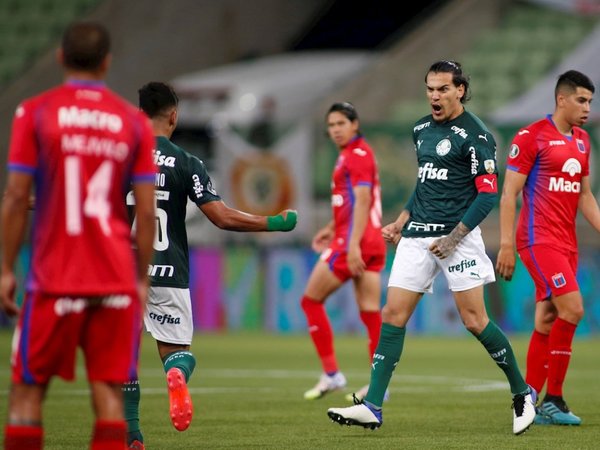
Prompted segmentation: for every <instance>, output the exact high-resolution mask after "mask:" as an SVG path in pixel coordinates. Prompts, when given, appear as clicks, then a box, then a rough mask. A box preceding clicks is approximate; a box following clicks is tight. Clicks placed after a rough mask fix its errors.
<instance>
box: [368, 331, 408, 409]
mask: <svg viewBox="0 0 600 450" xmlns="http://www.w3.org/2000/svg"><path fill="white" fill-rule="evenodd" d="M405 333H406V328H405V327H396V326H394V325H390V324H389V323H383V324H382V325H381V335H380V337H379V344H377V349H375V353H374V354H373V362H372V364H371V381H370V384H369V392H368V393H367V395H366V397H365V402H366V403H368V404H369V405H372V406H374V407H376V408H381V405H383V397H384V396H385V391H386V389H387V387H388V385H389V384H390V380H391V378H392V373H393V372H394V369H395V368H396V364H398V361H400V355H402V349H403V347H404V335H405Z"/></svg>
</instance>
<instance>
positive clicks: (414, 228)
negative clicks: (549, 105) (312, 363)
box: [327, 61, 536, 434]
mask: <svg viewBox="0 0 600 450" xmlns="http://www.w3.org/2000/svg"><path fill="white" fill-rule="evenodd" d="M425 85H426V87H427V98H428V100H429V103H430V105H431V114H430V115H428V116H426V117H424V118H422V119H421V120H419V121H418V122H417V123H416V124H415V127H414V129H413V140H414V143H415V150H416V154H417V160H418V165H419V171H418V174H417V180H416V188H415V190H414V192H413V194H412V196H411V197H410V200H409V201H408V203H407V205H406V206H405V208H404V210H403V211H402V212H401V213H400V215H399V216H398V218H397V219H396V221H395V222H393V223H391V224H389V225H387V226H385V227H384V228H383V229H382V233H383V237H384V239H386V240H387V241H388V242H392V243H394V244H397V250H396V256H395V258H394V263H393V266H392V271H391V274H390V279H389V283H388V291H387V302H386V305H385V306H384V308H383V310H382V319H383V324H382V328H381V336H380V338H379V344H378V346H377V350H375V355H374V356H373V363H372V366H371V380H370V383H369V391H368V393H367V395H366V397H365V398H364V399H363V401H361V402H358V401H357V402H356V403H357V404H355V405H354V406H351V407H348V408H330V409H329V410H328V412H327V414H328V415H329V417H330V418H331V419H333V420H334V421H336V422H338V423H340V424H345V425H360V426H363V427H365V428H372V429H375V428H378V427H379V426H381V424H382V422H383V417H382V410H381V406H382V403H383V397H384V393H385V391H386V389H387V387H388V384H389V382H390V379H391V377H392V373H393V371H394V369H395V368H396V365H397V364H398V362H399V361H400V356H401V354H402V348H403V345H404V335H405V331H406V324H407V322H408V320H409V319H410V316H411V315H412V313H413V311H414V310H415V308H416V306H417V304H418V302H419V300H420V299H421V298H422V297H423V294H424V293H426V292H432V285H433V280H434V278H435V277H436V276H437V275H438V274H439V273H440V272H443V273H444V276H445V277H446V280H447V281H448V286H449V288H450V290H451V291H452V293H453V295H454V300H455V302H456V307H457V309H458V312H459V314H460V317H461V319H462V321H463V323H464V324H465V327H466V328H467V330H469V331H470V332H471V333H472V334H473V335H474V336H475V337H476V338H477V339H478V340H479V341H480V342H481V344H482V345H483V346H484V347H485V349H486V351H487V352H488V353H489V354H490V356H491V357H492V359H493V360H494V362H495V363H496V364H497V365H498V367H499V368H500V369H502V370H503V371H504V374H505V375H506V378H507V379H508V382H509V384H510V390H511V392H512V395H513V408H514V412H513V432H514V433H515V434H520V433H523V432H524V431H525V430H527V428H528V427H529V426H530V425H531V423H532V422H533V420H534V418H535V401H536V392H535V390H533V389H531V388H530V387H529V386H528V385H527V384H526V383H525V380H524V379H523V376H522V375H521V372H520V371H519V367H518V365H517V361H516V359H515V356H514V353H513V350H512V348H511V345H510V343H509V341H508V339H507V338H506V336H505V335H504V333H503V332H502V331H501V330H500V329H499V328H498V326H497V325H496V324H495V323H494V322H492V321H491V320H490V319H489V317H488V315H487V312H486V309H485V303H484V296H483V286H484V285H485V284H487V283H492V282H494V281H495V276H494V267H493V265H492V262H491V261H490V259H489V258H488V257H487V255H486V253H485V247H484V244H483V240H482V238H481V231H480V229H479V226H478V225H479V223H480V222H481V221H482V220H483V219H485V217H486V216H487V215H488V213H489V212H490V210H491V209H492V207H493V205H494V203H495V202H496V197H497V189H498V184H497V183H498V178H497V169H496V155H495V153H496V144H495V142H494V138H493V136H492V134H491V133H490V132H489V131H488V129H487V128H486V127H485V125H484V124H483V123H482V122H481V120H479V119H478V118H477V117H476V116H475V115H473V114H471V113H470V112H468V111H466V110H465V108H464V103H465V102H466V101H467V100H468V98H469V95H468V94H469V79H468V77H467V76H466V75H465V74H464V73H463V71H462V67H461V66H460V64H459V63H457V62H454V61H438V62H436V63H434V64H433V65H432V66H431V67H430V68H429V70H428V71H427V74H426V76H425Z"/></svg>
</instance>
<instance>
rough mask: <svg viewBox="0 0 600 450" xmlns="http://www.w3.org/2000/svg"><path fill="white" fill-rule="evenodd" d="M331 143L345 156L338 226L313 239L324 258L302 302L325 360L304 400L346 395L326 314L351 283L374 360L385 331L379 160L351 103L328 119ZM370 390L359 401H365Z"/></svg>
mask: <svg viewBox="0 0 600 450" xmlns="http://www.w3.org/2000/svg"><path fill="white" fill-rule="evenodd" d="M327 128H328V132H329V137H330V138H331V140H332V141H333V142H334V143H335V144H336V146H337V147H338V148H339V151H340V154H339V156H338V158H337V161H336V164H335V168H334V170H333V175H332V182H331V191H332V196H331V206H332V210H333V220H332V221H331V222H329V223H328V224H327V225H326V226H325V227H323V228H322V229H320V230H319V231H318V232H317V234H316V235H315V237H314V238H313V242H312V247H313V249H314V250H315V251H316V252H320V253H321V257H320V260H319V261H318V262H317V264H316V265H315V267H314V269H313V271H312V274H311V276H310V278H309V280H308V284H307V286H306V289H305V291H304V295H303V297H302V302H301V305H302V309H303V310H304V313H305V315H306V319H307V322H308V326H309V332H310V335H311V338H312V340H313V343H314V345H315V348H316V350H317V354H318V355H319V358H320V360H321V366H322V368H323V374H322V375H321V378H320V380H319V382H318V383H317V384H316V386H315V387H314V388H312V389H310V390H308V391H306V392H305V393H304V398H305V399H307V400H313V399H317V398H321V397H322V396H323V395H325V394H326V393H328V392H331V391H333V390H337V389H342V388H344V387H345V386H346V379H345V377H344V375H343V374H342V372H340V370H339V368H338V365H337V360H336V356H335V350H334V345H333V330H332V328H331V324H330V322H329V319H328V317H327V313H326V311H325V306H324V304H325V301H326V299H327V297H328V296H329V295H330V294H332V293H333V292H334V291H336V290H337V289H338V288H339V287H340V286H341V285H342V284H343V283H344V282H346V281H348V280H350V279H352V282H353V284H354V292H355V296H356V302H357V304H358V309H359V312H360V318H361V320H362V322H363V323H364V324H365V327H366V328H367V332H368V336H369V356H370V357H371V358H372V356H373V352H374V351H375V346H376V345H377V341H378V340H379V331H380V328H381V314H380V297H381V275H380V272H381V270H382V269H383V267H384V265H385V242H384V240H383V237H382V235H381V188H380V185H379V175H378V169H377V162H376V159H375V155H374V152H373V150H372V149H371V147H370V146H369V144H368V143H367V142H366V141H365V139H364V138H363V136H362V135H361V134H360V132H359V120H358V114H357V112H356V109H355V108H354V106H353V105H352V104H350V103H347V102H344V103H335V104H333V105H332V106H331V108H330V109H329V111H328V113H327ZM367 389H368V386H366V387H364V388H362V389H361V390H360V391H359V392H358V393H357V396H364V394H366V391H367Z"/></svg>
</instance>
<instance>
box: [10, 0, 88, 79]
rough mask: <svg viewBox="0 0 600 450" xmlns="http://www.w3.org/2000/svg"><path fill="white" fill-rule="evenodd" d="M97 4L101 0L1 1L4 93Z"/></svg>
mask: <svg viewBox="0 0 600 450" xmlns="http://www.w3.org/2000/svg"><path fill="white" fill-rule="evenodd" d="M97 3H98V0H3V1H2V2H0V43H1V44H0V90H1V89H3V88H4V87H5V86H6V85H7V84H8V83H9V82H10V81H11V80H12V79H13V78H15V77H17V76H19V75H20V74H21V73H23V72H24V70H25V69H26V68H27V67H28V65H29V64H31V63H32V62H33V61H35V59H36V58H37V57H38V56H39V55H40V54H41V53H42V52H43V51H44V50H46V49H47V48H48V47H49V46H50V45H51V44H52V42H54V41H55V40H56V38H57V37H58V36H59V35H60V33H61V31H62V29H63V28H64V26H65V25H66V24H67V23H68V22H70V21H71V20H73V19H74V18H75V17H78V16H79V15H81V14H84V13H86V12H88V11H89V10H91V8H93V7H94V6H95V5H96V4H97Z"/></svg>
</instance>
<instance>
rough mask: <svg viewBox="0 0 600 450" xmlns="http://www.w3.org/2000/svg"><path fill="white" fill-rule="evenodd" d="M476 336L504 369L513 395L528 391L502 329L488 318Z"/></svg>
mask: <svg viewBox="0 0 600 450" xmlns="http://www.w3.org/2000/svg"><path fill="white" fill-rule="evenodd" d="M476 337H477V339H479V342H481V343H482V344H483V346H484V347H485V349H486V350H487V352H488V353H489V354H490V356H491V357H492V359H493V360H494V362H495V363H496V364H497V365H498V367H500V368H501V369H502V370H503V371H504V374H505V375H506V378H507V379H508V383H509V384H510V391H511V392H512V393H513V395H514V394H523V393H525V392H528V391H529V386H527V383H525V380H524V379H523V376H522V375H521V371H520V370H519V365H518V364H517V360H516V358H515V354H514V352H513V349H512V347H511V345H510V342H509V341H508V338H507V337H506V335H505V334H504V333H503V332H502V330H501V329H500V328H498V326H497V325H496V324H495V323H494V322H492V321H491V320H490V322H489V323H488V324H487V326H486V327H485V328H484V330H483V331H482V332H481V334H480V335H479V336H476Z"/></svg>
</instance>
